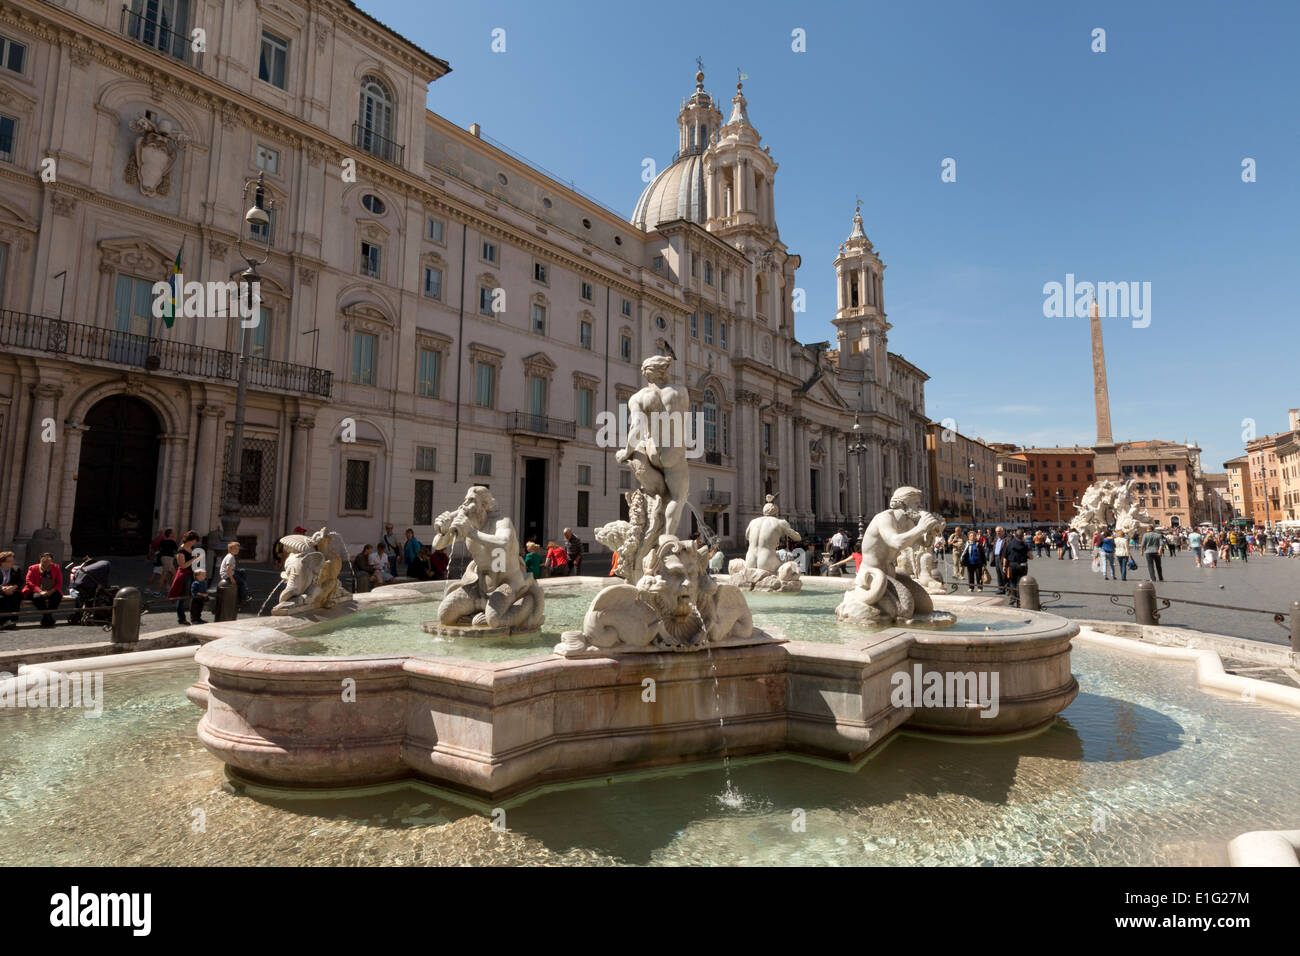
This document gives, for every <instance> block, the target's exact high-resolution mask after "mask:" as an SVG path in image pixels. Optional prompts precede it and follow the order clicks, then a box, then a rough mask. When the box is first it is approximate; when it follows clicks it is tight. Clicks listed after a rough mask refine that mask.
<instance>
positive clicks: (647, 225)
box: [632, 152, 708, 231]
mask: <svg viewBox="0 0 1300 956" xmlns="http://www.w3.org/2000/svg"><path fill="white" fill-rule="evenodd" d="M707 215H708V210H707V208H706V205H705V201H704V156H703V155H702V154H701V153H700V152H691V153H687V154H686V155H685V156H679V157H678V158H677V159H676V160H674V161H673V163H672V165H671V166H669V167H668V168H667V169H665V170H664V171H663V172H661V173H660V174H659V175H658V176H656V177H655V178H654V179H653V180H651V181H650V185H648V186H646V188H645V190H644V191H643V192H642V193H641V198H640V199H638V200H637V203H636V209H635V210H634V211H633V213H632V225H634V226H637V227H639V228H641V229H645V230H647V231H649V230H651V229H654V228H655V227H656V226H658V225H659V223H661V222H671V221H672V220H674V219H690V220H693V221H695V222H699V223H702V222H704V220H705V218H706V217H707Z"/></svg>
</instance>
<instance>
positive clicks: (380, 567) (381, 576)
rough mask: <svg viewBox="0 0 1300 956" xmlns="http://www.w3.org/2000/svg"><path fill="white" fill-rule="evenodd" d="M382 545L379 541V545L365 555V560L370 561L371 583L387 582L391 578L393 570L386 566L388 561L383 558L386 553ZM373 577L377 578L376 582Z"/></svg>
mask: <svg viewBox="0 0 1300 956" xmlns="http://www.w3.org/2000/svg"><path fill="white" fill-rule="evenodd" d="M382 547H383V542H380V547H378V548H376V549H375V550H373V551H371V552H370V554H369V555H367V557H366V560H367V561H368V562H369V563H370V574H371V582H370V583H371V584H375V583H378V584H387V583H388V582H389V581H391V580H393V572H392V571H390V570H389V568H388V561H387V560H386V559H385V558H386V555H385V553H384V551H383V550H382ZM375 578H378V581H377V582H376V581H375Z"/></svg>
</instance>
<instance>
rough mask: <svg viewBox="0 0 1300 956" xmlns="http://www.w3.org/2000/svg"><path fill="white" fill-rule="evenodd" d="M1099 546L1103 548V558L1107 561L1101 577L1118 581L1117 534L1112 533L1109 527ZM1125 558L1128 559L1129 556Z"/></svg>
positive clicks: (1105, 579)
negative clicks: (1116, 565) (1116, 562)
mask: <svg viewBox="0 0 1300 956" xmlns="http://www.w3.org/2000/svg"><path fill="white" fill-rule="evenodd" d="M1098 534H1100V532H1098ZM1097 547H1098V548H1100V549H1101V557H1102V560H1103V561H1105V562H1106V565H1105V567H1104V568H1103V569H1102V575H1101V579H1102V580H1103V581H1118V580H1119V578H1118V576H1116V574H1115V536H1114V535H1113V534H1111V533H1110V529H1109V528H1107V529H1106V533H1105V534H1104V535H1101V540H1100V541H1099V542H1098V543H1097ZM1124 560H1125V561H1127V560H1128V558H1125V559H1124Z"/></svg>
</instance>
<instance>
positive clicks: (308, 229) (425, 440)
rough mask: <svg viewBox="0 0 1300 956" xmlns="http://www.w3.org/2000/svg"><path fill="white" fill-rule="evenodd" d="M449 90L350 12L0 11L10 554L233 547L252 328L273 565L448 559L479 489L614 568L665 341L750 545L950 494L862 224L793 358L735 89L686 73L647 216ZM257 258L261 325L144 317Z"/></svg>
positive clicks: (753, 150)
mask: <svg viewBox="0 0 1300 956" xmlns="http://www.w3.org/2000/svg"><path fill="white" fill-rule="evenodd" d="M196 31H199V32H197V33H196ZM449 72H450V67H449V65H448V64H447V62H445V61H444V60H442V59H439V58H438V57H436V56H433V55H432V54H430V53H427V52H425V51H424V50H422V49H420V48H419V47H417V46H416V45H414V44H413V43H411V42H410V41H408V40H406V39H405V38H403V37H402V36H400V35H398V34H396V33H394V32H393V31H392V30H391V29H389V28H388V27H386V26H384V25H383V24H381V23H379V22H378V21H376V20H374V19H373V18H371V17H369V16H368V15H367V14H366V13H364V12H363V11H362V10H361V9H359V8H358V7H357V6H355V5H354V4H352V3H349V2H346V0H315V2H312V3H295V2H293V0H267V2H262V3H249V2H247V0H243V2H233V3H222V2H215V0H134V2H128V3H127V4H126V5H124V6H117V5H112V4H106V3H103V2H102V0H68V2H66V3H62V4H57V5H56V4H45V3H38V2H28V0H17V2H13V3H6V4H5V5H4V7H3V8H0V309H3V311H0V459H2V460H3V461H4V463H5V470H4V473H5V475H6V479H7V480H6V481H5V482H4V483H2V484H0V547H3V548H9V547H13V548H14V549H15V550H16V551H17V552H18V553H19V555H20V556H22V555H23V553H24V548H25V547H26V546H27V543H28V542H30V541H32V539H33V535H37V539H38V540H39V541H41V542H46V541H56V542H57V545H56V547H57V548H58V549H61V550H62V551H63V553H64V554H68V553H76V554H78V555H79V554H81V553H93V554H138V553H141V552H142V551H143V550H144V547H145V543H146V542H147V541H148V539H149V538H150V537H151V536H152V535H153V533H154V532H155V531H156V530H157V529H158V528H160V527H164V526H170V527H173V528H174V529H175V530H176V531H177V532H178V533H179V532H182V531H184V530H187V529H189V528H193V529H195V530H197V531H199V532H200V534H207V533H208V532H210V531H212V530H214V529H216V528H217V527H218V520H217V519H218V515H219V513H220V508H221V500H222V498H223V488H224V475H225V471H226V466H227V458H226V456H227V454H228V448H229V442H230V431H231V427H232V423H233V419H234V414H235V399H236V388H235V386H236V378H237V374H238V369H239V364H240V352H241V349H242V348H243V347H244V345H245V342H244V339H243V336H245V335H247V336H249V342H248V343H247V346H248V349H247V350H248V352H249V354H250V359H249V363H250V364H249V387H248V393H247V412H246V419H247V425H246V431H245V438H244V450H243V457H242V460H241V462H240V469H239V470H240V475H241V481H240V487H239V491H238V494H239V501H240V505H241V521H240V525H239V536H240V538H241V539H242V540H243V541H244V543H245V546H246V548H249V549H251V550H252V551H253V552H254V553H255V554H256V556H257V557H258V558H259V559H260V558H264V557H265V556H266V555H267V553H268V551H269V546H270V543H271V541H272V540H273V539H274V538H276V537H278V536H279V535H280V534H282V533H284V532H285V531H287V530H289V529H292V528H293V527H294V526H296V525H303V526H305V527H308V528H316V527H319V526H321V525H325V524H328V525H330V526H331V527H332V528H335V529H337V530H339V531H340V532H341V533H342V534H343V536H344V538H345V539H346V540H347V542H348V543H349V545H350V546H353V547H358V546H360V545H361V544H363V543H365V542H374V541H376V540H377V539H378V537H379V535H380V533H381V530H382V525H383V523H384V522H385V521H391V522H392V523H393V524H394V525H395V526H397V529H398V531H399V533H400V531H401V530H402V529H404V528H405V527H413V528H414V529H415V530H416V532H417V534H419V535H420V536H421V538H422V539H423V540H426V541H427V540H428V535H429V531H430V524H431V522H432V520H433V516H434V515H436V514H437V513H438V512H440V511H443V510H445V509H448V508H450V507H453V506H454V505H455V504H456V503H457V502H459V500H460V498H461V497H462V496H463V494H464V491H465V489H466V488H467V487H468V486H469V485H470V484H472V483H479V484H486V485H488V486H489V487H491V489H492V491H493V493H494V495H495V496H496V498H497V501H498V505H499V507H500V509H501V511H502V512H503V513H504V514H507V515H509V516H510V517H512V518H513V519H514V520H515V522H516V524H517V525H518V526H519V527H520V530H521V533H522V534H523V535H525V536H527V535H536V536H537V537H538V538H539V539H540V540H542V541H543V542H545V540H547V539H550V538H558V537H559V535H560V532H561V530H562V529H563V528H565V527H571V528H573V529H574V530H575V531H576V532H577V533H578V534H579V536H580V537H583V538H584V539H585V540H587V541H588V542H592V541H593V538H592V535H591V532H592V529H593V528H594V527H595V526H597V525H600V524H603V523H605V522H607V521H609V520H612V519H614V518H616V517H618V515H619V513H620V508H621V505H622V493H623V491H625V490H627V488H629V487H630V486H631V482H630V475H628V474H627V473H626V471H625V470H623V469H621V468H620V467H619V466H618V465H617V464H616V463H615V461H614V457H613V456H614V451H615V450H616V448H615V447H612V446H611V447H604V445H603V444H602V443H601V442H600V441H598V437H599V436H600V434H601V432H600V429H599V425H600V423H601V419H600V413H601V412H602V411H607V412H614V413H615V414H617V409H618V407H619V406H620V405H621V404H622V403H624V402H626V399H627V397H628V396H629V395H630V394H631V393H632V392H633V391H634V390H635V389H637V388H638V387H639V386H640V384H641V383H640V376H639V372H638V367H639V363H640V360H641V358H642V357H644V356H645V355H649V354H652V353H654V352H656V351H671V352H672V353H673V354H675V355H676V356H678V357H679V359H680V363H679V365H678V366H677V368H678V373H679V377H680V376H685V379H686V382H687V385H688V389H689V391H690V395H691V400H692V404H693V407H694V410H695V411H697V412H698V414H699V416H700V421H702V423H703V425H702V428H703V435H702V436H700V440H701V442H702V445H703V453H702V457H700V458H699V459H698V460H697V462H696V465H697V467H696V468H695V470H694V491H693V494H692V500H693V502H694V504H695V505H696V507H697V509H698V510H699V512H700V514H701V515H702V517H703V518H704V520H706V521H707V522H708V524H709V525H710V526H712V527H713V528H715V529H716V531H717V533H718V534H719V535H721V536H722V537H723V539H724V540H726V541H729V542H730V543H731V544H732V546H735V545H736V543H737V542H738V541H739V540H740V538H741V536H742V534H743V530H744V527H745V525H746V523H747V522H748V521H749V520H750V519H751V518H753V517H754V516H756V515H757V514H759V512H760V509H761V507H762V503H763V496H764V495H765V494H778V495H779V497H778V499H777V500H778V502H779V504H780V506H781V509H782V511H783V512H784V513H785V514H786V515H787V516H788V517H789V518H790V519H791V521H792V523H794V524H795V526H796V527H800V528H802V529H804V530H806V531H813V530H819V531H821V530H827V529H830V528H832V527H834V526H836V525H849V524H853V523H856V520H857V516H858V513H859V511H865V513H866V514H867V515H868V516H869V515H870V514H872V513H874V511H876V510H878V509H880V508H882V507H883V506H884V503H885V501H886V500H887V496H888V493H889V491H890V490H892V488H893V487H894V486H896V485H898V484H904V483H906V484H913V485H916V486H917V487H919V488H922V489H927V488H928V486H929V483H928V481H927V477H926V458H925V450H924V449H925V438H924V435H925V417H924V383H925V381H926V376H925V374H924V373H923V372H921V371H920V369H918V368H916V367H915V366H914V365H912V364H910V363H908V362H906V361H905V360H904V359H902V358H901V357H899V356H897V355H894V354H892V353H889V352H888V349H887V332H888V329H889V328H890V326H889V323H888V322H887V321H886V317H885V312H884V305H883V302H884V299H883V295H884V293H883V271H884V266H883V265H882V264H881V262H880V260H879V257H878V256H877V255H876V253H875V251H874V249H873V247H872V245H871V243H870V241H869V240H867V238H866V236H865V233H864V232H863V225H862V219H861V216H860V214H858V215H855V216H854V218H853V223H852V230H851V234H850V236H849V237H848V238H847V239H846V240H845V241H844V243H843V245H842V247H841V250H840V254H839V255H838V256H837V257H836V259H835V262H834V263H833V268H834V270H835V280H836V282H837V310H836V313H835V315H834V316H828V317H827V318H828V320H829V321H830V322H831V323H832V324H833V326H834V327H835V329H836V341H835V342H834V343H829V342H827V343H818V344H815V345H805V344H802V343H800V342H799V341H798V340H797V339H796V338H795V335H794V315H795V309H796V308H798V307H799V305H797V304H796V302H797V301H801V299H802V296H801V295H800V296H799V297H798V300H797V299H796V296H795V292H796V270H797V268H798V266H799V264H800V260H799V257H798V256H797V255H793V254H791V253H789V252H788V251H787V250H786V249H785V246H784V245H783V244H782V242H781V240H780V237H779V233H778V230H777V225H776V213H775V201H774V196H775V191H774V184H775V173H776V169H777V165H776V162H775V161H774V160H773V158H772V157H771V154H770V151H769V149H768V148H767V147H765V146H762V145H761V139H760V137H759V135H758V133H757V131H756V130H755V129H754V127H753V125H752V124H751V123H750V121H749V117H748V114H747V104H746V101H745V98H744V95H743V91H742V90H741V89H740V88H739V87H738V88H737V90H736V93H735V95H734V96H733V97H732V99H731V104H730V108H729V115H728V118H727V120H726V121H725V122H724V121H723V118H722V111H721V108H720V105H719V104H717V103H715V101H714V100H713V98H712V97H711V96H710V95H709V94H708V93H707V92H705V90H704V87H703V75H702V74H700V75H697V77H696V87H695V91H694V93H693V94H692V95H691V96H690V97H689V98H688V100H687V101H686V103H685V104H684V106H683V108H682V110H681V113H680V115H679V118H678V156H677V157H676V158H675V159H674V161H673V162H672V163H671V164H670V165H669V166H668V167H666V168H665V169H664V170H663V171H662V172H661V173H660V174H659V175H658V176H657V177H656V178H655V179H654V180H653V181H652V182H651V183H650V184H649V185H648V186H647V187H646V190H645V192H644V194H643V195H642V197H641V199H640V201H639V202H638V203H637V206H636V211H635V213H634V214H633V216H632V218H631V220H630V221H629V220H626V219H624V218H622V217H620V216H619V215H618V214H616V213H614V212H612V211H611V210H609V209H607V208H605V207H603V206H602V205H600V204H599V203H597V202H595V201H593V200H591V199H589V198H588V197H586V196H584V195H583V194H581V193H580V192H578V191H576V190H574V189H572V188H569V187H566V186H564V185H562V184H561V183H559V182H558V181H556V180H555V179H553V178H552V177H550V176H548V175H547V174H545V173H544V172H543V171H541V170H539V169H537V168H536V167H534V166H533V165H531V164H529V163H528V162H527V161H525V160H523V159H522V158H521V157H519V156H517V155H515V154H514V153H512V152H511V151H509V150H507V149H505V148H504V147H502V146H499V145H497V144H495V143H494V142H493V141H491V140H489V139H488V138H487V137H485V136H484V135H483V134H482V132H481V131H480V130H479V129H478V128H477V127H471V128H470V129H469V130H465V129H461V128H459V127H458V126H456V125H454V124H452V123H450V122H448V121H447V120H445V119H444V118H442V117H441V116H438V115H437V114H436V113H433V112H431V111H429V110H428V109H426V107H425V97H426V92H427V89H428V86H429V84H430V83H432V82H434V81H435V80H439V79H440V78H441V77H443V76H444V75H446V74H448V73H449ZM443 82H444V83H446V82H454V78H452V79H449V80H446V81H443ZM259 175H261V176H262V177H263V179H264V182H265V193H266V197H267V199H268V200H269V204H270V205H271V213H270V223H269V226H267V227H266V229H265V230H260V231H258V232H257V234H256V235H249V234H248V230H247V228H246V227H244V226H243V217H244V211H245V208H246V206H247V204H248V202H249V198H248V194H246V193H245V191H244V186H245V183H246V182H247V181H248V180H250V179H254V178H256V177H258V176H259ZM241 234H242V235H243V237H244V240H245V249H248V248H250V246H252V247H255V248H256V249H257V250H259V251H260V249H261V248H262V245H263V243H264V242H267V241H269V258H268V260H267V261H266V263H265V264H264V265H261V266H259V268H258V272H259V275H260V277H261V297H262V301H261V312H260V313H259V315H258V316H257V323H256V325H254V326H252V327H250V328H248V329H241V323H240V321H239V319H238V317H237V316H231V315H230V314H229V311H230V310H229V308H227V309H225V310H220V311H218V313H217V314H211V313H208V314H204V315H202V316H194V315H189V314H182V315H180V316H178V317H177V318H176V319H175V322H174V324H173V325H172V326H171V327H167V325H166V324H165V322H163V321H162V320H161V319H159V318H156V317H155V316H154V314H153V309H152V305H153V301H154V295H153V293H152V287H153V285H154V283H156V282H159V281H165V280H167V279H168V278H169V276H170V275H171V273H172V272H173V268H174V267H175V266H177V265H178V266H179V271H180V272H181V273H182V274H183V275H184V277H185V279H186V280H187V281H194V280H197V281H201V282H207V283H221V282H227V281H230V280H232V279H237V278H238V275H239V273H240V272H241V271H242V270H243V269H244V268H245V262H244V260H243V259H242V258H241V256H240V253H239V241H238V240H239V239H240V237H241ZM250 240H251V242H250ZM259 258H260V256H259ZM828 273H829V270H828ZM829 280H830V276H829V274H828V275H827V281H829ZM855 422H856V423H857V425H858V428H857V429H856V430H855V429H854V425H855ZM860 475H861V480H860V477H859V476H860ZM692 520H694V519H692ZM45 529H48V530H45ZM686 530H687V529H685V528H683V529H682V531H683V532H685V531H686ZM41 546H42V548H44V547H45V546H46V545H44V544H42V545H41Z"/></svg>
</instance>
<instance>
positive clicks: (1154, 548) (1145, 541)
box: [1142, 528, 1165, 581]
mask: <svg viewBox="0 0 1300 956" xmlns="http://www.w3.org/2000/svg"><path fill="white" fill-rule="evenodd" d="M1164 546H1165V539H1164V537H1163V536H1162V535H1161V534H1160V532H1159V531H1157V530H1156V529H1155V528H1148V529H1147V533H1146V534H1144V535H1142V554H1143V555H1145V556H1146V559H1147V577H1149V578H1150V579H1151V580H1152V581H1163V580H1164V579H1165V570H1164V568H1163V567H1162V566H1161V564H1160V551H1161V550H1162V549H1163V548H1164Z"/></svg>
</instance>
